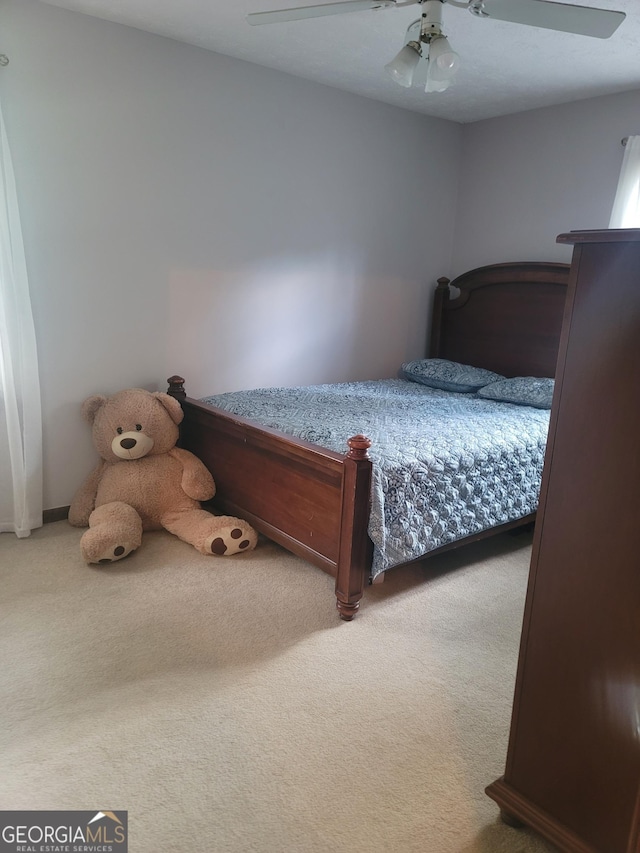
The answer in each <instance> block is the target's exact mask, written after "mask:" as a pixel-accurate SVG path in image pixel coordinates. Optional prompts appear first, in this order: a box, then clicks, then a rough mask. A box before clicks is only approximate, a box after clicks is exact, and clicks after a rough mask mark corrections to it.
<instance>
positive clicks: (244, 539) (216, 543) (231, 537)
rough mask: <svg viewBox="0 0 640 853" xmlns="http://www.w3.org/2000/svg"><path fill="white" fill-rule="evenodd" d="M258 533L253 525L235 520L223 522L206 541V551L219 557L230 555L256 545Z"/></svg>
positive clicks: (251, 548)
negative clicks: (227, 522)
mask: <svg viewBox="0 0 640 853" xmlns="http://www.w3.org/2000/svg"><path fill="white" fill-rule="evenodd" d="M257 541H258V535H257V533H256V532H255V530H254V529H253V528H252V527H249V526H248V525H246V524H244V523H242V522H238V521H236V520H233V521H232V522H231V523H229V524H223V525H221V526H220V527H218V528H217V530H216V531H215V533H213V534H212V535H210V536H208V537H207V538H206V539H205V541H204V549H203V550H204V552H205V553H207V554H214V555H215V556H217V557H223V556H224V557H230V556H231V555H232V554H239V553H241V552H242V551H252V550H253V549H254V548H255V547H256V543H257Z"/></svg>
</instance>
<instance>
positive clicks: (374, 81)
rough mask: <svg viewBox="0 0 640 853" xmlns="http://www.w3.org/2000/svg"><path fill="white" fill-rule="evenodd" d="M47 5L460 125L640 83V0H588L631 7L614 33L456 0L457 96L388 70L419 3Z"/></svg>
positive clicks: (278, 0) (448, 9)
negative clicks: (523, 20)
mask: <svg viewBox="0 0 640 853" xmlns="http://www.w3.org/2000/svg"><path fill="white" fill-rule="evenodd" d="M326 1H327V0H318V2H326ZM45 2H48V3H50V4H51V5H53V6H60V7H63V8H65V9H71V10H75V11H78V12H84V13H86V14H88V15H94V16H95V17H98V18H104V19H105V20H109V21H115V22H118V23H121V24H127V25H129V26H132V27H137V28H138V29H141V30H146V31H148V32H151V33H156V34H158V35H163V36H168V37H169V38H173V39H177V40H178V41H182V42H186V43H188V44H192V45H198V46H199V47H203V48H207V49H209V50H213V51H216V52H218V53H223V54H227V55H228V56H235V57H238V58H240V59H245V60H248V61H249V62H254V63H257V64H258V65H263V66H266V67H268V68H275V69H278V70H280V71H285V72H287V73H289V74H294V75H296V76H298V77H304V78H306V79H308V80H315V81H317V82H319V83H324V84H326V85H328V86H333V87H335V88H337V89H343V90H345V91H347V92H354V93H356V94H358V95H364V96H365V97H368V98H374V99H376V100H379V101H383V102H385V103H388V104H395V105H396V106H399V107H404V108H405V109H409V110H413V111H415V112H419V113H424V114H425V115H431V116H438V117H440V118H445V119H450V120H453V121H458V122H471V121H478V120H480V119H485V118H493V117H495V116H500V115H507V114H511V113H515V112H520V111H522V110H528V109H535V108H537V107H544V106H550V105H552V104H560V103H566V102H568V101H574V100H579V99H582V98H589V97H594V96H597V95H605V94H613V93H615V92H622V91H627V90H630V89H640V2H638V0H581V5H583V6H596V7H598V8H601V9H616V10H619V11H622V12H626V14H627V18H626V20H625V21H624V22H623V23H622V25H621V26H620V27H619V29H618V30H617V32H616V33H614V35H613V36H612V37H611V38H610V39H606V40H605V39H596V38H589V37H586V36H577V35H573V34H568V33H559V32H554V31H551V30H543V29H538V28H536V27H528V26H522V25H517V24H509V23H504V22H501V21H496V20H482V19H479V18H476V17H474V16H473V15H471V14H469V12H468V11H466V10H465V9H460V8H457V7H454V6H450V5H445V6H444V10H443V12H444V27H443V30H444V32H445V34H446V35H447V36H448V37H449V41H450V43H451V45H452V47H453V48H454V49H455V50H456V51H457V52H458V53H459V54H460V56H461V58H462V67H461V70H460V71H459V73H458V76H457V78H456V81H455V83H454V84H453V85H452V86H451V87H450V88H449V89H448V90H447V91H446V92H441V93H431V94H428V95H427V94H425V92H424V89H423V88H422V87H414V88H412V89H403V88H402V87H400V86H398V85H397V84H396V83H394V82H393V81H392V80H391V79H390V78H389V77H388V75H387V74H386V72H385V71H384V65H385V63H387V62H388V61H389V60H390V59H391V58H392V57H393V56H394V55H395V54H396V53H397V51H398V50H399V49H400V48H401V47H402V45H403V40H404V35H405V31H406V28H407V27H408V25H409V24H410V23H411V22H412V21H414V20H416V19H417V18H418V17H419V12H420V9H419V7H417V6H413V7H408V8H405V9H394V8H389V9H382V10H377V11H361V12H351V13H349V14H341V15H335V16H331V17H322V18H315V19H306V20H302V21H291V22H287V23H281V24H269V25H266V26H250V25H249V24H247V22H246V19H245V15H246V13H247V12H255V11H264V10H268V9H281V8H285V7H288V6H303V5H310V4H311V3H312V2H313V0H45ZM565 2H566V0H565ZM571 2H573V0H571Z"/></svg>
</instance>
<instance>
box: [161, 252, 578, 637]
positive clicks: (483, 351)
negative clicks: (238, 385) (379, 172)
mask: <svg viewBox="0 0 640 853" xmlns="http://www.w3.org/2000/svg"><path fill="white" fill-rule="evenodd" d="M568 275H569V265H568V264H559V263H540V262H525V263H508V264H497V265H491V266H485V267H480V268H478V269H475V270H471V271H470V272H467V273H465V274H463V275H461V276H459V277H458V278H456V279H454V280H453V281H451V282H450V281H449V279H447V278H440V279H438V285H437V288H436V290H435V293H434V301H433V313H432V324H431V337H430V345H429V352H428V357H431V358H446V359H450V360H451V361H457V362H461V363H463V364H471V365H474V366H477V367H485V368H487V369H489V370H493V371H495V372H496V373H500V374H502V375H504V376H539V377H543V376H547V377H550V376H553V375H554V372H555V364H556V357H557V352H558V344H559V337H560V329H561V325H562V317H563V311H564V302H565V294H566V288H567V282H568ZM452 288H455V290H453V291H452ZM168 382H169V388H168V393H169V394H171V395H172V396H174V397H176V398H177V399H179V400H180V402H181V404H182V407H183V410H184V413H185V417H184V421H183V423H182V426H181V438H180V443H181V446H182V447H184V448H186V449H188V450H190V451H191V452H192V453H194V454H195V455H196V456H198V457H199V458H200V459H202V461H203V462H204V463H205V465H206V466H207V467H208V468H209V470H210V471H211V473H212V474H213V477H214V479H215V481H216V485H217V495H216V498H215V500H214V507H215V509H216V510H219V511H221V512H223V513H224V514H227V515H235V516H239V517H241V518H244V519H246V520H247V521H249V522H250V523H251V524H252V525H253V526H254V527H255V528H256V530H258V531H259V532H260V533H263V534H264V535H265V536H267V537H268V538H269V539H272V540H273V541H275V542H278V543H279V544H280V545H282V546H283V547H285V548H287V549H288V550H290V551H292V552H293V553H294V554H297V555H298V556H300V557H302V558H303V559H305V560H308V561H309V562H310V563H312V564H313V565H315V566H318V567H319V568H321V569H322V570H324V571H326V572H328V573H329V574H331V575H332V576H333V577H335V580H336V583H335V594H336V606H337V609H338V612H339V614H340V617H341V618H342V619H344V620H347V621H348V620H351V619H353V617H354V616H355V614H356V613H357V611H358V608H359V606H360V599H361V598H362V596H363V593H364V587H365V585H366V583H367V582H368V580H369V577H370V566H371V559H372V550H373V549H372V543H371V541H370V539H369V536H368V534H367V523H368V518H369V507H370V487H371V465H372V463H371V460H370V459H369V456H368V449H369V447H370V445H371V442H370V441H369V439H368V438H366V437H365V436H363V435H356V436H351V437H348V436H345V449H346V452H345V454H339V453H335V452H333V451H331V450H325V449H324V448H322V447H319V446H318V445H315V444H310V443H309V442H305V441H302V440H299V439H296V438H294V437H292V436H290V435H285V434H284V433H281V432H277V431H275V430H272V429H268V428H264V427H261V426H260V425H259V424H257V423H255V422H253V421H250V420H248V419H246V418H242V417H238V416H236V415H232V414H229V413H227V412H225V411H223V410H221V409H218V408H214V407H213V406H210V405H207V404H204V403H202V402H200V401H198V400H195V399H191V398H190V397H188V396H187V394H186V391H185V388H184V382H185V380H184V379H183V378H182V377H180V376H172V377H171V378H170V379H169V380H168ZM534 517H535V516H534V515H528V516H525V517H524V518H521V519H519V520H518V521H514V522H510V523H508V524H503V525H500V526H499V527H495V528H492V529H490V530H484V531H482V532H480V533H477V534H474V535H473V536H468V537H465V538H464V539H460V540H458V541H456V542H454V543H451V544H449V545H446V546H444V547H441V548H438V549H435V550H432V551H430V552H429V554H427V555H426V556H431V555H432V554H437V553H441V552H442V551H444V550H448V549H450V548H453V547H459V546H461V545H464V544H467V543H469V542H473V541H476V540H478V539H482V538H484V537H486V536H490V535H495V534H496V533H501V532H503V531H505V530H507V529H510V528H514V527H518V526H521V525H525V524H529V523H531V522H532V521H533V519H534Z"/></svg>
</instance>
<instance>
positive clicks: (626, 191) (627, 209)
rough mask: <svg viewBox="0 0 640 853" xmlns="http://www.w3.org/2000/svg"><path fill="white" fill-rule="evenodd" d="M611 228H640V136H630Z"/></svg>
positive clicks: (625, 148)
mask: <svg viewBox="0 0 640 853" xmlns="http://www.w3.org/2000/svg"><path fill="white" fill-rule="evenodd" d="M609 228H640V136H628V137H627V143H626V145H625V147H624V155H623V157H622V168H621V169H620V178H619V180H618V189H617V190H616V197H615V199H614V202H613V210H612V211H611V219H610V220H609Z"/></svg>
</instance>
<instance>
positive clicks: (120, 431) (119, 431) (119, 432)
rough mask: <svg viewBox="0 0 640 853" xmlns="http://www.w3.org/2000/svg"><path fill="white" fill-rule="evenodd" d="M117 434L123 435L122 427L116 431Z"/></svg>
mask: <svg viewBox="0 0 640 853" xmlns="http://www.w3.org/2000/svg"><path fill="white" fill-rule="evenodd" d="M116 432H117V433H118V435H122V427H118V429H117V430H116Z"/></svg>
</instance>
